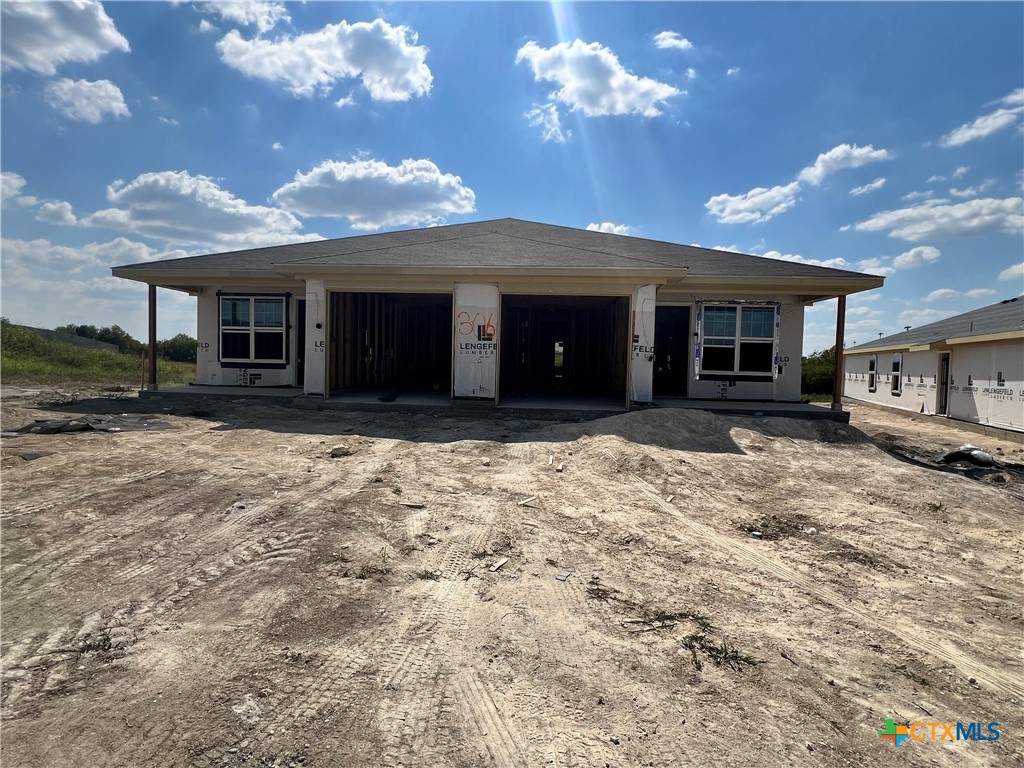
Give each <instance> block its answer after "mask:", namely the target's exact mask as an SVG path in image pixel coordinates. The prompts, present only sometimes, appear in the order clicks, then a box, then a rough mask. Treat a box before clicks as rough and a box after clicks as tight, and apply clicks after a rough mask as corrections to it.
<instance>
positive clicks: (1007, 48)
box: [0, 2, 1024, 351]
mask: <svg viewBox="0 0 1024 768" xmlns="http://www.w3.org/2000/svg"><path fill="white" fill-rule="evenodd" d="M2 13H3V20H2V36H3V37H2V58H3V74H2V100H3V102H2V126H0V128H2V145H0V165H2V170H3V199H4V202H3V211H2V230H3V232H2V234H3V243H2V301H3V307H2V312H3V314H4V316H6V317H9V318H11V319H12V320H14V321H16V322H22V323H27V324H31V325H39V326H45V327H53V326H56V325H60V324H64V323H68V322H77V323H93V324H97V325H109V324H113V323H117V324H119V325H121V326H122V327H123V328H125V329H126V330H128V331H129V332H130V333H132V334H134V335H135V336H137V337H139V338H142V337H143V336H144V334H145V322H146V315H145V300H144V296H145V289H144V287H143V286H141V285H136V284H133V283H131V282H128V281H123V280H118V279H115V278H113V277H111V276H110V271H109V268H110V267H111V266H113V265H116V264H123V263H133V262H137V261H143V260H151V259H157V258H168V257H174V256H182V255H188V254H198V253H210V252H216V251H222V250H231V249H235V248H245V247H252V246H258V245H267V244H278V243H284V242H298V241H301V240H306V239H313V238H320V237H344V236H347V235H351V234H365V233H368V232H376V231H385V230H388V229H396V228H408V227H415V226H425V225H428V224H434V223H445V222H447V223H460V222H465V221H475V220H481V219H491V218H502V217H506V216H511V217H517V218H523V219H530V220H536V221H543V222H549V223H555V224H562V225H566V226H576V227H587V226H602V227H604V228H606V229H608V230H610V231H616V232H620V233H628V234H632V235H637V236H640V237H648V238H654V239H662V240H669V241H673V242H678V243H694V244H699V245H703V246H705V247H720V248H728V249H733V250H739V251H743V252H747V253H755V254H760V255H765V256H770V257H773V258H785V259H790V260H800V261H808V262H811V263H822V264H826V265H829V266H839V267H842V268H846V269H853V270H858V271H871V272H875V273H879V274H885V275H886V276H887V280H886V286H885V288H883V289H882V290H880V291H875V292H872V293H871V294H869V295H867V296H864V297H862V298H855V299H853V300H852V301H851V303H850V308H849V314H848V320H847V336H846V338H847V343H848V344H852V343H855V342H860V343H863V342H865V341H868V340H869V339H872V338H875V337H876V336H877V334H878V333H891V332H894V331H896V330H901V329H902V327H903V326H905V325H914V326H916V325H922V324H924V323H926V322H930V321H933V320H936V319H939V318H941V317H944V316H948V315H952V314H958V313H960V312H964V311H967V310H968V309H972V308H975V307H978V306H983V305H986V304H990V303H993V302H995V301H998V300H1000V299H1004V298H1009V297H1011V296H1015V295H1018V294H1020V293H1021V292H1022V291H1024V264H1022V262H1024V240H1022V228H1024V199H1022V186H1024V131H1022V124H1024V121H1022V115H1024V4H1021V3H992V4H985V3H969V4H968V3H964V4H959V3H935V4H932V3H904V4H887V3H857V4H846V3H830V4H824V3H822V4H818V3H794V4H782V3H765V4H744V3H725V4H696V3H693V4H690V3H678V4H665V3H659V4H646V3H630V4H619V3H590V4H579V5H572V4H549V3H504V4H502V3H485V4H483V3H482V4H476V3H459V4H443V3H419V4H412V3H409V4H404V3H394V4H386V3H385V4H374V3H351V4H348V3H346V4H336V3H327V2H310V3H306V4H293V3H286V4H282V3H274V2H263V3H237V2H235V3H176V4H165V3H107V4H105V5H100V4H98V3H89V2H78V3H66V4H63V3H62V4H58V3H47V4H35V3H19V2H4V3H3V4H2ZM181 331H184V332H188V333H190V334H194V332H195V314H194V300H192V299H190V298H188V297H186V296H181V295H178V294H176V293H175V292H170V291H162V292H161V300H160V336H161V337H162V338H165V337H169V336H172V335H174V334H175V333H178V332H181ZM805 335H806V344H805V351H811V350H813V349H817V348H824V347H827V346H830V345H831V344H832V343H833V340H834V303H827V304H823V305H819V306H817V307H814V308H812V309H811V310H810V311H809V312H808V314H807V320H806V327H805Z"/></svg>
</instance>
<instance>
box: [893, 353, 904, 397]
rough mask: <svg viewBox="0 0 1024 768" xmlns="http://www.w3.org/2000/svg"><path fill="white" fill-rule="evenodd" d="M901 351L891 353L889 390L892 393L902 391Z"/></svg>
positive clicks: (896, 393)
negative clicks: (890, 383) (890, 382)
mask: <svg viewBox="0 0 1024 768" xmlns="http://www.w3.org/2000/svg"><path fill="white" fill-rule="evenodd" d="M902 374H903V353H902V352H893V353H892V380H891V381H892V385H891V389H890V391H891V392H892V394H894V395H898V394H901V393H902V392H903V375H902Z"/></svg>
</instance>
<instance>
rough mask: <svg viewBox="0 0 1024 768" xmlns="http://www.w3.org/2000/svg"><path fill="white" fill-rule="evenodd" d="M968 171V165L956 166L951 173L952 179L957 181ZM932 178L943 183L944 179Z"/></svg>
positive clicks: (969, 167) (969, 168)
mask: <svg viewBox="0 0 1024 768" xmlns="http://www.w3.org/2000/svg"><path fill="white" fill-rule="evenodd" d="M969 170H971V166H969V165H961V166H958V167H957V169H956V170H955V171H953V178H954V179H959V178H960V177H962V176H963V175H964V174H966V173H967V172H968V171H969ZM933 178H941V179H942V180H943V181H945V177H933Z"/></svg>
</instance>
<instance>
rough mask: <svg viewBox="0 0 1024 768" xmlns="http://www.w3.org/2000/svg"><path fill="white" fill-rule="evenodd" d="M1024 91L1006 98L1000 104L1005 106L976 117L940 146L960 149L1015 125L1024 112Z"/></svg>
mask: <svg viewBox="0 0 1024 768" xmlns="http://www.w3.org/2000/svg"><path fill="white" fill-rule="evenodd" d="M1022 94H1024V89H1020V88H1018V89H1017V90H1015V91H1013V92H1012V93H1010V94H1009V95H1007V96H1004V97H1003V98H1002V99H1001V100H1000V102H999V103H1001V104H1003V105H1005V106H1003V107H1000V108H999V109H997V110H995V111H994V112H990V113H988V114H987V115H981V116H980V117H976V118H975V119H974V120H973V121H971V122H970V123H964V124H963V125H961V126H960V127H959V128H956V129H954V130H952V131H950V132H949V133H947V134H946V135H945V136H943V137H942V138H941V139H939V144H940V145H941V146H943V147H959V146H962V145H964V144H967V143H968V142H971V141H977V140H978V139H984V138H986V137H988V136H991V135H992V134H993V133H995V132H996V131H1001V130H1002V129H1003V128H1008V127H1009V126H1011V125H1014V124H1015V123H1016V122H1017V120H1018V119H1019V117H1020V115H1021V113H1022V112H1024V96H1022Z"/></svg>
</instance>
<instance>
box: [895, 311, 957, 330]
mask: <svg viewBox="0 0 1024 768" xmlns="http://www.w3.org/2000/svg"><path fill="white" fill-rule="evenodd" d="M955 314H957V311H956V310H955V309H905V310H904V311H902V312H900V326H907V325H909V326H910V327H911V328H917V327H918V326H920V325H928V323H934V322H935V321H937V320H944V319H945V318H947V317H952V316H953V315H955ZM901 330H902V328H901Z"/></svg>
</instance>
